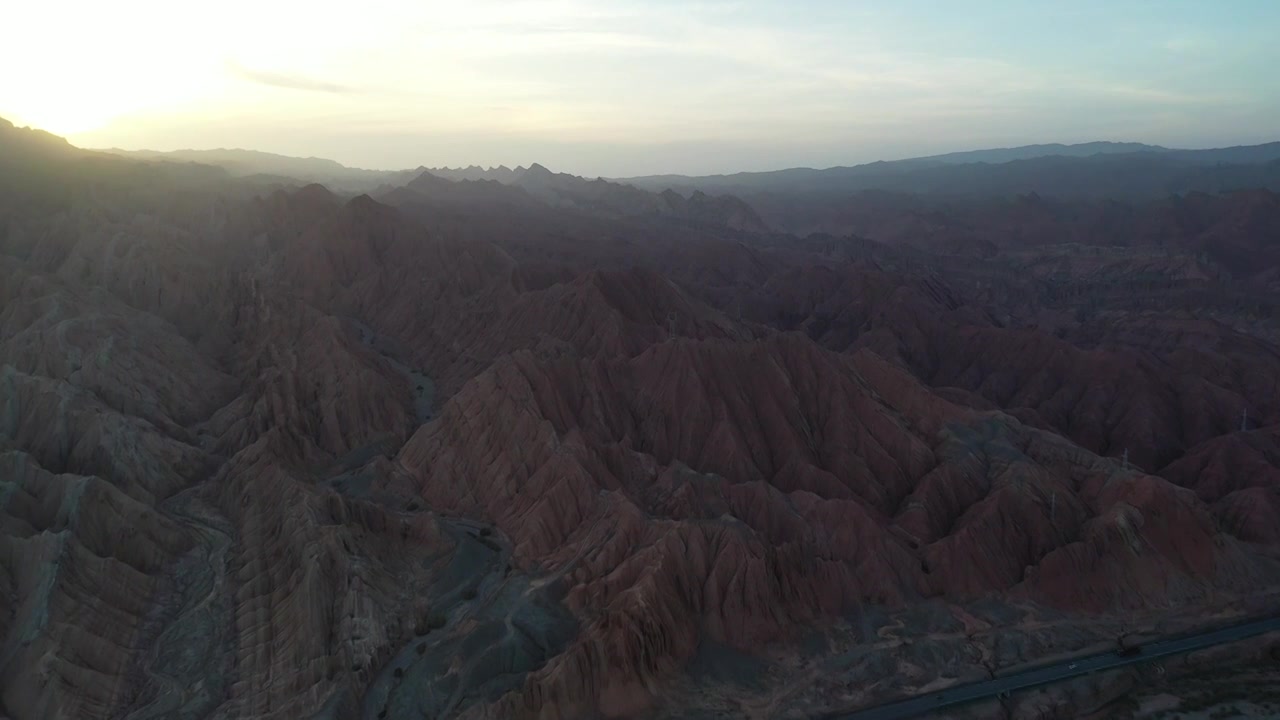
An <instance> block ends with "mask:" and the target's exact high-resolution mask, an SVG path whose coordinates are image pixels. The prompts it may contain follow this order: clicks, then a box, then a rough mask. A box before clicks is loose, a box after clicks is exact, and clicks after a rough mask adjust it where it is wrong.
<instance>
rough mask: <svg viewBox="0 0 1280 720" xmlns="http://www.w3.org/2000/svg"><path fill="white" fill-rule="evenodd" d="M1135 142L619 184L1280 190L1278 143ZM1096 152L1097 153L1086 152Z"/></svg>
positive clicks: (977, 191) (1073, 191)
mask: <svg viewBox="0 0 1280 720" xmlns="http://www.w3.org/2000/svg"><path fill="white" fill-rule="evenodd" d="M1132 145H1133V144H1129V143H1107V144H1100V143H1087V144H1085V145H1083V146H1057V145H1029V146H1026V147H1022V148H1008V149H1003V150H981V151H973V152H970V153H953V154H950V155H940V156H935V157H931V158H913V159H909V160H896V161H892V162H874V163H868V164H865V165H854V166H849V167H831V168H826V169H822V170H817V169H813V168H792V169H788V170H775V171H771V172H757V173H736V174H733V175H708V176H702V177H688V176H682V175H655V176H646V177H635V178H619V179H615V182H621V183H627V184H630V185H634V186H636V187H639V188H644V189H647V190H653V191H659V190H666V189H672V190H675V191H677V192H681V193H689V192H692V191H694V190H699V191H702V192H706V193H713V194H733V195H737V196H740V197H743V199H745V200H747V201H748V202H751V203H753V204H754V202H755V198H754V196H755V195H757V194H769V195H775V196H776V195H791V196H798V195H808V196H825V197H831V196H848V195H851V194H855V193H859V192H864V191H868V190H885V191H892V192H902V193H925V194H959V195H1015V194H1019V193H1030V192H1036V193H1041V194H1045V195H1062V196H1095V197H1096V196H1114V197H1127V198H1137V197H1153V196H1156V197H1158V196H1162V195H1169V194H1177V193H1185V192H1193V191H1203V192H1221V191H1230V190H1240V189H1247V188H1270V189H1280V142H1273V143H1267V144H1263V145H1249V146H1240V147H1230V148H1215V149H1208V150H1172V149H1169V148H1161V147H1157V146H1141V147H1146V148H1148V149H1146V150H1141V151H1137V152H1130V151H1128V150H1129V149H1130V148H1131V147H1132ZM1063 148H1066V150H1065V151H1063ZM1073 148H1074V149H1073ZM1093 150H1098V152H1092V153H1091V154H1085V153H1088V152H1089V151H1093ZM1037 153H1043V154H1037Z"/></svg>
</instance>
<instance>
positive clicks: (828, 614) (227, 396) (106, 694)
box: [0, 124, 1280, 720]
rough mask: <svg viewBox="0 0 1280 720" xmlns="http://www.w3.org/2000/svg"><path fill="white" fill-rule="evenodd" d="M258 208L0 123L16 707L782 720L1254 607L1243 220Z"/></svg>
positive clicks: (1, 429) (1121, 203)
mask: <svg viewBox="0 0 1280 720" xmlns="http://www.w3.org/2000/svg"><path fill="white" fill-rule="evenodd" d="M517 175H518V176H517ZM277 185H278V187H264V185H263V184H262V183H260V182H256V181H252V180H251V179H249V178H244V177H235V176H234V175H233V174H232V173H228V172H227V171H225V170H219V169H215V168H210V167H208V166H204V165H198V164H197V165H188V164H172V163H156V162H141V161H137V160H131V159H127V158H121V157H116V156H110V155H102V154H98V153H92V152H88V151H83V150H79V149H77V148H74V147H72V146H70V145H68V144H66V143H65V142H63V141H61V140H60V139H58V138H54V137H52V136H48V135H46V134H42V133H39V132H37V131H32V130H27V129H19V128H15V127H13V126H11V125H8V124H3V125H0V188H3V190H4V192H3V195H2V196H0V222H2V224H0V228H2V229H3V234H0V408H3V413H0V468H3V470H0V527H3V533H0V643H2V644H0V648H2V649H0V714H6V715H8V716H10V717H13V718H15V719H25V718H79V717H121V718H153V717H237V718H240V717H245V718H277V717H279V718H284V717H289V718H295V717H308V718H349V717H362V718H378V719H379V720H385V719H387V718H422V717H465V718H499V717H502V718H506V717H528V718H535V717H536V718H557V717H559V718H579V717H609V718H622V717H660V718H683V717H748V716H749V717H796V718H800V717H810V716H816V715H821V714H824V713H831V712H838V711H842V710H846V709H852V708H856V707H860V706H865V705H872V704H875V703H877V702H881V701H885V700H888V699H893V698H897V697H900V696H903V695H906V694H910V693H913V692H917V691H921V690H925V689H936V688H938V687H943V686H946V685H948V684H951V683H956V682H963V681H966V680H972V679H978V678H986V677H990V676H991V675H992V674H993V673H997V672H1001V671H1004V670H1007V669H1010V668H1014V667H1018V666H1021V665H1024V664H1026V663H1031V662H1036V661H1042V660H1044V659H1046V658H1051V657H1056V656H1062V655H1065V654H1069V653H1073V652H1079V651H1083V650H1088V649H1096V648H1098V647H1103V648H1106V647H1109V646H1112V645H1114V642H1115V639H1116V637H1118V636H1121V635H1123V634H1125V633H1128V632H1134V631H1138V630H1143V631H1148V632H1155V631H1169V630H1171V629H1179V628H1189V627H1193V626H1196V625H1197V624H1202V623H1204V622H1205V621H1206V620H1207V619H1212V618H1223V617H1228V616H1230V614H1231V613H1243V612H1249V611H1257V610H1259V609H1265V608H1268V607H1273V605H1274V597H1275V595H1274V593H1275V592H1276V591H1277V590H1280V554H1278V551H1280V544H1278V543H1280V534H1277V528H1278V527H1280V325H1278V324H1277V323H1278V320H1277V307H1276V306H1277V304H1280V302H1278V301H1277V297H1278V293H1277V291H1278V289H1280V286H1278V283H1280V275H1278V274H1277V269H1276V268H1277V266H1278V265H1280V262H1278V261H1280V255H1278V253H1280V196H1277V195H1276V194H1274V193H1273V192H1271V191H1270V190H1267V189H1265V188H1262V189H1250V190H1245V191H1240V192H1232V193H1224V194H1219V193H1214V194H1207V193H1204V194H1194V193H1192V194H1185V195H1180V196H1177V197H1174V198H1164V199H1159V200H1135V199H1127V198H1117V199H1111V200H1109V201H1106V202H1102V201H1098V200H1091V199H1080V198H1068V197H1063V198H1058V197H1054V196H1046V197H1041V196H1039V195H1034V196H1032V195H1027V194H1022V195H1013V196H1006V195H1000V194H991V195H988V196H984V197H982V198H976V199H970V200H958V199H955V198H951V199H947V200H946V201H945V204H939V203H943V201H942V200H940V199H938V198H934V197H924V196H920V195H915V194H909V195H899V194H892V195H889V194H882V195H881V196H880V197H881V201H879V202H874V201H873V198H874V197H875V196H872V195H868V196H864V197H862V198H860V199H859V202H861V203H863V204H861V205H849V206H847V208H848V209H849V220H848V224H847V226H842V227H834V224H833V223H832V222H831V221H830V219H829V218H828V217H826V216H818V215H815V216H813V217H812V218H809V219H807V220H806V219H804V218H802V217H800V216H799V215H798V214H797V215H796V216H794V217H795V219H794V220H788V221H787V222H786V223H782V224H775V221H774V220H773V219H771V218H775V217H779V216H780V211H778V210H777V209H776V208H769V207H766V206H765V205H763V204H758V203H752V202H750V201H749V200H745V199H740V198H736V197H731V196H713V195H709V194H703V193H701V192H698V193H690V194H688V195H685V194H680V193H676V192H650V191H648V190H641V189H639V188H637V187H634V186H628V185H623V184H618V183H611V182H607V181H604V180H595V181H589V180H585V179H582V178H576V177H574V176H570V175H563V174H557V173H553V172H551V171H549V170H547V169H546V168H543V167H542V166H539V165H534V166H531V167H529V168H527V169H525V170H523V171H522V172H518V173H517V172H516V171H512V173H511V175H507V174H505V173H504V172H502V171H500V172H498V173H497V174H496V176H494V177H479V176H477V177H470V176H462V175H457V176H453V177H450V176H448V175H447V174H443V173H436V172H426V171H424V172H422V173H418V174H417V175H416V176H414V177H412V178H409V179H406V180H405V182H403V183H398V184H397V183H390V182H387V183H382V184H381V187H379V188H378V189H377V190H376V191H373V192H372V193H371V195H364V194H362V195H356V196H354V197H353V196H351V195H343V194H339V193H336V192H334V191H332V190H331V189H328V188H326V187H322V186H320V185H314V184H313V185H306V184H304V183H303V182H293V183H277ZM842 207H846V206H842ZM762 218H764V219H762ZM801 222H808V223H811V224H812V225H813V226H814V227H815V228H817V229H822V230H823V232H813V233H806V234H804V235H798V234H788V233H785V232H780V231H779V228H785V227H788V226H790V225H792V224H793V223H794V224H799V223H801ZM850 228H856V230H854V229H850ZM1115 687H1116V686H1115V684H1114V683H1111V684H1108V682H1107V681H1106V680H1105V679H1104V680H1101V681H1093V682H1090V681H1085V682H1084V683H1083V684H1081V685H1079V686H1077V687H1076V689H1075V690H1074V691H1073V692H1071V693H1069V694H1066V695H1049V696H1039V697H1037V698H1035V699H1034V702H1026V703H1023V704H1021V705H1019V704H1016V703H1015V704H1012V705H1011V706H1009V707H1008V708H1006V709H1007V711H1008V712H1010V713H1012V714H1015V715H1017V716H1019V717H1074V716H1077V715H1079V714H1080V713H1081V712H1083V711H1084V710H1087V709H1096V707H1103V706H1105V703H1106V702H1107V701H1108V700H1109V699H1112V698H1113V697H1114V696H1115V694H1116V692H1115Z"/></svg>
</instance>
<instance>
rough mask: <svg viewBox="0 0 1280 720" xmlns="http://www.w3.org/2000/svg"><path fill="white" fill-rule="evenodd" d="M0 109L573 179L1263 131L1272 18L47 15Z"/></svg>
mask: <svg viewBox="0 0 1280 720" xmlns="http://www.w3.org/2000/svg"><path fill="white" fill-rule="evenodd" d="M4 23H5V26H6V30H7V31H6V33H5V37H4V40H3V42H0V67H3V68H5V70H4V72H3V74H0V116H3V117H6V118H8V119H10V120H12V121H14V122H16V123H18V124H20V125H26V124H30V125H35V126H38V127H43V128H46V129H49V130H51V131H54V132H57V133H59V134H63V135H66V136H67V137H68V138H69V139H71V141H72V142H74V143H76V144H78V145H82V146H86V147H107V146H118V147H124V148H151V149H158V150H171V149H176V148H185V147H194V148H212V147H246V148H252V149H258V150H268V151H272V152H279V153H284V154H289V155H317V156H321V157H330V158H333V159H335V160H338V161H340V162H342V163H345V164H347V165H354V166H360V167H375V168H400V167H415V166H418V165H431V166H439V165H454V166H456V165H463V164H473V163H474V164H480V165H496V164H499V163H505V164H508V165H516V164H528V163H530V162H534V161H537V162H542V163H543V164H545V165H547V166H549V167H552V168H553V169H558V170H565V171H569V172H575V173H579V174H585V175H591V176H594V175H613V176H619V175H631V174H642V173H655V172H683V173H705V172H725V171H736V170H756V169H771V168H780V167H789V166H797V165H809V166H821V167H826V166H830V165H840V164H853V163H857V162H865V161H869V160H876V159H892V158H898V157H906V156H912V155H923V154H930V153H936V152H946V151H950V150H962V149H973V148H978V147H992V146H1010V145H1019V144H1027V143H1034V142H1079V141H1087V140H1137V141H1143V142H1152V143H1159V144H1166V145H1173V146H1183V147H1208V146H1220V145H1229V144H1242V143H1254V142H1263V141H1269V140H1276V139H1280V79H1277V78H1278V77H1280V70H1278V68H1280V40H1278V38H1280V0H1203V1H1200V2H1183V1H1178V0H1150V1H1149V2H1138V1H1136V0H1109V1H1105V2H1104V1H1101V0H1098V1H1095V0H1073V1H1071V2H1066V1H1063V2H1056V1H1054V2H1038V1H1037V2H1031V1H1027V0H1017V1H1014V0H1009V1H1007V2H1002V1H998V0H986V1H982V0H965V1H964V2H959V1H957V2H951V0H933V1H930V2H926V1H925V0H893V1H892V2H890V1H889V0H884V1H876V2H871V1H859V0H842V1H834V0H833V1H829V2H828V1H814V2H802V1H801V0H790V2H764V1H754V2H753V1H750V0H747V1H743V2H680V1H674V0H670V1H669V0H619V1H617V2H608V1H603V0H602V1H594V2H589V1H588V0H564V1H558V2H549V1H543V0H528V1H524V0H510V1H499V0H452V1H451V2H435V1H434V0H360V1H359V2H354V1H350V0H348V1H345V2H341V3H337V2H328V0H323V1H318V0H306V1H305V2H304V1H300V0H299V1H294V0H284V1H277V0H223V1H222V2H217V3H207V2H206V3H188V2H181V1H180V0H112V1H111V2H103V1H102V0H41V1H40V2H15V3H11V4H10V6H8V7H6V8H5V10H4Z"/></svg>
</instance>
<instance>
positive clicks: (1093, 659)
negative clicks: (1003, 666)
mask: <svg viewBox="0 0 1280 720" xmlns="http://www.w3.org/2000/svg"><path fill="white" fill-rule="evenodd" d="M1274 630H1280V617H1274V618H1269V619H1266V620H1256V621H1253V622H1249V623H1244V624H1242V625H1234V626H1232V627H1226V628H1221V629H1218V630H1212V631H1209V632H1203V633H1198V634H1195V635H1188V636H1185V637H1180V638H1174V639H1171V640H1158V641H1155V642H1149V643H1146V644H1145V645H1143V646H1142V647H1141V649H1140V650H1139V651H1138V652H1137V653H1134V654H1132V655H1127V656H1121V655H1119V654H1117V653H1116V652H1114V651H1113V652H1106V653H1101V654H1098V655H1087V656H1084V657H1078V658H1074V659H1071V660H1067V661H1064V662H1061V663H1058V664H1056V665H1048V666H1045V667H1041V668H1036V669H1035V670H1026V671H1023V672H1019V673H1015V674H1012V675H1006V676H1004V677H999V678H996V679H994V680H984V681H982V682H976V683H970V684H968V685H959V686H956V687H950V688H947V689H945V690H939V691H937V692H932V693H927V694H924V695H917V696H915V697H913V698H911V699H909V700H902V701H899V702H895V703H889V704H888V705H878V706H876V707H871V708H866V709H864V710H858V711H856V712H852V713H846V714H831V715H826V716H824V720H898V719H899V718H912V717H916V716H917V715H922V714H924V713H928V712H935V711H938V710H941V709H943V708H946V707H949V706H952V705H960V704H962V703H968V702H973V701H975V700H984V699H986V698H993V697H996V696H997V695H1002V694H1004V693H1009V692H1014V691H1016V690H1025V689H1027V688H1032V687H1037V686H1039V685H1047V684H1049V683H1053V682H1058V681H1060V680H1066V679H1068V678H1073V677H1077V676H1079V675H1087V674H1089V673H1095V672H1101V671H1103V670H1111V669H1113V668H1118V667H1122V666H1124V665H1132V664H1134V663H1141V662H1147V661H1149V660H1154V659H1155V658H1159V657H1165V656H1167V655H1177V654H1179V653H1185V652H1191V651H1192V650H1199V649H1201V648H1206V647H1211V646H1213V645H1221V644H1223V643H1229V642H1235V641H1237V640H1243V639H1245V638H1248V637H1253V636H1254V635H1261V634H1262V633H1265V632H1271V631H1274Z"/></svg>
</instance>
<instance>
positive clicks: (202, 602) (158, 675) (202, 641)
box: [125, 485, 234, 720]
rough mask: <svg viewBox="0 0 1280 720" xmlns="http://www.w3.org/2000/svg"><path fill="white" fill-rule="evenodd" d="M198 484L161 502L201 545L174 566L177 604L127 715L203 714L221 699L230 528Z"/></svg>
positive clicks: (226, 658) (228, 651) (229, 649)
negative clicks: (140, 692)
mask: <svg viewBox="0 0 1280 720" xmlns="http://www.w3.org/2000/svg"><path fill="white" fill-rule="evenodd" d="M200 488H201V485H196V486H194V487H191V488H188V489H187V490H184V491H182V492H180V493H178V494H177V495H175V496H173V497H172V498H170V499H169V500H167V501H166V502H165V503H164V504H163V505H162V506H161V509H162V511H163V512H165V513H166V514H168V515H169V516H170V517H172V518H174V519H176V520H178V521H179V522H181V523H183V524H185V525H187V526H188V527H189V528H191V529H192V530H193V531H194V532H195V534H196V535H197V537H199V538H200V542H199V543H198V544H197V545H196V547H194V548H193V549H192V550H191V551H190V552H189V553H187V554H186V555H185V556H184V557H183V558H181V559H180V560H179V562H178V564H177V567H176V568H175V570H174V580H175V582H176V583H177V585H178V587H179V593H178V595H179V598H180V600H179V602H178V608H179V609H178V611H177V614H176V616H175V617H174V618H173V619H172V620H171V621H169V622H168V623H167V624H166V625H165V628H164V630H163V631H161V633H160V636H159V638H158V639H157V640H156V642H155V643H154V645H153V647H152V651H151V656H150V657H149V658H148V660H147V662H146V665H145V666H144V672H145V673H146V675H147V678H148V682H149V685H150V686H149V688H148V689H147V691H146V692H145V693H144V699H143V701H142V702H143V704H142V705H141V706H140V707H138V708H136V709H134V710H132V711H131V712H129V713H128V714H127V715H126V716H125V717H127V718H129V719H130V720H150V719H151V718H202V717H206V716H208V715H209V714H210V713H212V712H213V711H214V710H215V709H216V708H217V707H218V706H219V705H221V704H222V703H223V701H224V700H225V698H226V691H227V687H228V685H229V682H230V673H231V669H232V664H233V663H232V659H233V654H234V647H233V644H232V643H233V641H234V638H233V637H232V636H231V634H230V629H231V628H232V627H233V626H234V622H233V616H232V607H231V605H230V599H229V598H228V597H227V596H226V594H225V592H224V589H225V586H226V577H227V554H228V552H229V551H230V549H231V544H232V541H231V532H230V530H231V529H230V526H229V524H228V523H227V520H226V519H225V518H223V517H221V516H220V515H219V514H218V513H217V511H215V510H214V509H213V508H212V507H210V506H209V505H208V503H206V502H205V501H204V500H203V499H201V498H200V497H199V490H200Z"/></svg>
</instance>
